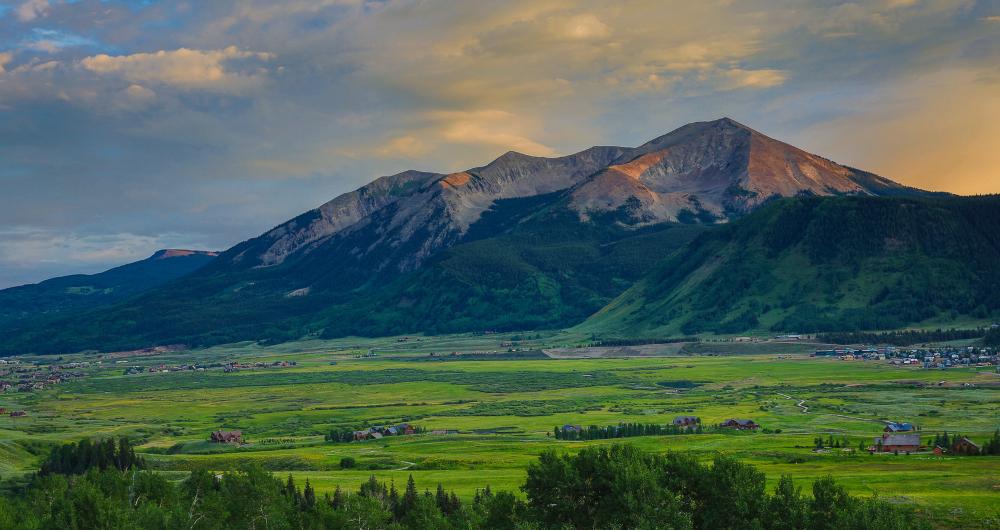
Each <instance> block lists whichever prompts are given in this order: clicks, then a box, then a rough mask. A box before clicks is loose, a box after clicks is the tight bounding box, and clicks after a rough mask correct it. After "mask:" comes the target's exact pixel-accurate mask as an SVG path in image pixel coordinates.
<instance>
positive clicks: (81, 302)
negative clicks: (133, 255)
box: [0, 249, 218, 327]
mask: <svg viewBox="0 0 1000 530" xmlns="http://www.w3.org/2000/svg"><path fill="white" fill-rule="evenodd" d="M217 255H218V253H217V252H209V251H205V250H182V249H164V250H158V251H157V252H156V253H154V254H153V255H152V256H150V257H148V258H146V259H144V260H141V261H137V262H134V263H129V264H127V265H122V266H120V267H115V268H113V269H110V270H107V271H104V272H102V273H99V274H74V275H72V276H62V277H59V278H52V279H49V280H45V281H43V282H41V283H35V284H30V285H21V286H18V287H11V288H9V289H3V290H0V327H3V326H4V325H10V324H12V323H15V322H18V321H21V320H26V319H30V318H38V317H51V316H57V315H60V314H65V313H71V312H74V311H79V310H81V309H93V308H96V307H100V306H106V305H110V304H113V303H115V302H119V301H122V300H124V299H126V298H128V297H130V296H133V295H136V294H138V293H141V292H143V291H148V290H150V289H152V288H154V287H159V286H160V285H163V284H164V283H167V282H169V281H170V280H174V279H177V278H180V277H181V276H184V275H186V274H190V273H192V272H194V271H196V270H198V269H199V268H201V267H203V266H204V265H205V264H207V263H209V262H210V261H212V259H214V258H215V256H217Z"/></svg>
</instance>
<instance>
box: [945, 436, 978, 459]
mask: <svg viewBox="0 0 1000 530" xmlns="http://www.w3.org/2000/svg"><path fill="white" fill-rule="evenodd" d="M951 452H952V453H955V454H956V455H978V454H979V452H980V448H979V445H978V444H976V443H975V442H973V441H972V440H970V439H968V438H966V437H964V436H963V437H961V438H959V439H958V440H957V441H955V443H953V444H952V445H951Z"/></svg>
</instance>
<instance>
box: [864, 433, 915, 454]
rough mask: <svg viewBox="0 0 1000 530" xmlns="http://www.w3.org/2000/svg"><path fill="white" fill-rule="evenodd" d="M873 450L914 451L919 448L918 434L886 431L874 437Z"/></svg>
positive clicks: (891, 451) (889, 451) (888, 451)
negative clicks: (889, 432) (878, 436)
mask: <svg viewBox="0 0 1000 530" xmlns="http://www.w3.org/2000/svg"><path fill="white" fill-rule="evenodd" d="M875 450H876V451H878V452H880V453H896V452H900V453H914V452H916V451H919V450H920V435H919V434H888V433H886V434H883V435H882V436H881V437H880V438H875Z"/></svg>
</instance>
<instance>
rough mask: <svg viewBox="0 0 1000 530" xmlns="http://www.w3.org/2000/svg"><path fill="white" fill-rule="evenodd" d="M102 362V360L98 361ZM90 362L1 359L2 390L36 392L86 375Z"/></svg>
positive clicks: (0, 381) (0, 385)
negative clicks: (63, 362) (33, 361)
mask: <svg viewBox="0 0 1000 530" xmlns="http://www.w3.org/2000/svg"><path fill="white" fill-rule="evenodd" d="M97 363H100V361H97ZM90 365H91V363H89V362H72V363H65V364H51V365H46V366H40V365H37V364H34V363H22V362H20V361H18V360H16V359H14V360H5V359H0V392H35V391H38V390H44V389H46V388H48V387H51V386H54V385H58V384H60V383H63V382H65V381H68V380H71V379H77V378H81V377H84V376H86V375H87V374H86V372H85V371H84V369H85V368H88V367H89V366H90Z"/></svg>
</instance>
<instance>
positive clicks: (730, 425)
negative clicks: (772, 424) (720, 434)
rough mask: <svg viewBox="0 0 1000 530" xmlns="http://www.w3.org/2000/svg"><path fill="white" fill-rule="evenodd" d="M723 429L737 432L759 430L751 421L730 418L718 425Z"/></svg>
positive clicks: (758, 426)
mask: <svg viewBox="0 0 1000 530" xmlns="http://www.w3.org/2000/svg"><path fill="white" fill-rule="evenodd" d="M719 427H721V428H723V429H736V430H738V431H756V430H757V429H759V428H760V425H758V424H757V423H756V422H754V421H753V420H746V419H736V418H731V419H728V420H726V421H724V422H722V423H720V424H719Z"/></svg>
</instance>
